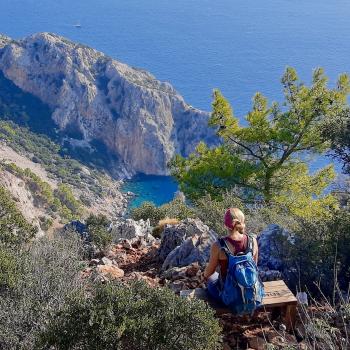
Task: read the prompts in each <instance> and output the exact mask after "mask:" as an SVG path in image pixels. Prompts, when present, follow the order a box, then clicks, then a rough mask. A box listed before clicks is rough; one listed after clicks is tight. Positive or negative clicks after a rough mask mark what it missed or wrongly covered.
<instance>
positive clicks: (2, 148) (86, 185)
mask: <svg viewBox="0 0 350 350" xmlns="http://www.w3.org/2000/svg"><path fill="white" fill-rule="evenodd" d="M60 150H61V149H60V146H59V145H57V144H55V143H54V142H53V141H51V140H50V139H49V138H48V137H46V136H44V135H40V134H36V133H33V132H31V131H29V130H28V129H27V128H24V127H20V126H18V125H16V124H14V123H12V122H6V121H0V166H1V167H0V184H1V186H3V187H4V188H5V189H7V191H8V192H9V193H10V194H11V195H12V197H13V198H14V200H15V201H16V205H17V207H18V209H19V210H20V211H21V212H22V214H23V215H24V217H25V218H26V219H27V221H29V222H30V223H32V224H33V225H34V226H36V227H38V230H39V232H41V233H43V232H44V231H47V230H48V229H50V228H55V227H59V226H61V225H62V224H63V223H65V222H67V221H69V220H72V219H77V218H81V217H86V216H87V215H88V214H89V213H94V214H106V215H108V216H109V217H111V218H113V217H117V216H120V215H121V214H122V213H123V211H124V210H125V206H126V199H125V198H124V196H123V195H122V194H121V192H120V191H119V187H120V182H118V181H115V180H112V179H111V178H110V177H109V176H107V175H106V174H103V173H101V172H99V171H97V170H94V169H91V168H89V167H87V166H84V165H82V164H81V163H79V162H78V161H76V160H74V159H71V158H68V157H67V156H62V155H61V154H60Z"/></svg>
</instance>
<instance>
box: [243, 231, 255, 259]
mask: <svg viewBox="0 0 350 350" xmlns="http://www.w3.org/2000/svg"><path fill="white" fill-rule="evenodd" d="M247 236H248V244H247V249H246V250H245V254H248V253H249V252H250V253H252V255H253V254H254V237H253V235H249V234H247Z"/></svg>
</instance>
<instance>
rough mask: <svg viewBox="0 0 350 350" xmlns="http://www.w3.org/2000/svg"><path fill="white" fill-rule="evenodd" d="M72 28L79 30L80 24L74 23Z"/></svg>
mask: <svg viewBox="0 0 350 350" xmlns="http://www.w3.org/2000/svg"><path fill="white" fill-rule="evenodd" d="M73 27H75V28H81V24H80V23H75V24H73Z"/></svg>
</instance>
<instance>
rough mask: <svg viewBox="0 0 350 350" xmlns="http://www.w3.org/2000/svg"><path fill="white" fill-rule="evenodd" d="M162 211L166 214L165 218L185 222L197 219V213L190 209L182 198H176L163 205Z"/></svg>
mask: <svg viewBox="0 0 350 350" xmlns="http://www.w3.org/2000/svg"><path fill="white" fill-rule="evenodd" d="M160 209H161V210H162V211H164V212H165V217H167V218H176V219H178V220H184V219H187V218H195V217H196V212H195V211H194V209H193V208H191V207H189V206H188V205H187V204H186V203H185V202H184V201H183V200H182V199H181V198H179V197H176V198H175V199H173V200H172V201H171V202H169V203H166V204H163V205H162V206H161V207H160Z"/></svg>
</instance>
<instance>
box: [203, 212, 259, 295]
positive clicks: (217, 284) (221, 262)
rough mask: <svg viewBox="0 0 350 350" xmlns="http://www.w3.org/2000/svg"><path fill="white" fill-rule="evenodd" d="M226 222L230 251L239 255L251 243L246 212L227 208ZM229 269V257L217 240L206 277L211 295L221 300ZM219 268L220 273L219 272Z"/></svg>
mask: <svg viewBox="0 0 350 350" xmlns="http://www.w3.org/2000/svg"><path fill="white" fill-rule="evenodd" d="M224 223H225V226H226V228H227V230H228V235H227V236H225V237H224V238H223V240H224V243H225V245H226V247H227V248H228V249H229V251H230V252H231V253H232V254H234V255H238V254H239V253H243V254H244V253H245V252H246V251H247V249H248V245H249V237H248V235H247V234H246V233H245V220H244V214H243V213H242V211H241V210H239V209H238V208H230V209H227V211H226V213H225V217H224ZM252 239H253V258H254V261H255V263H256V264H257V262H258V243H257V241H256V238H252ZM227 269H228V259H227V256H226V254H225V252H224V251H223V249H222V248H221V246H220V243H219V242H215V243H214V244H213V245H212V247H211V251H210V259H209V263H208V265H207V267H206V269H205V271H204V278H205V279H206V280H207V287H208V293H209V295H210V296H211V297H212V298H214V299H216V300H218V301H221V298H220V292H221V290H222V287H223V284H224V281H225V277H226V274H227ZM217 270H219V273H218V272H217Z"/></svg>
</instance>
